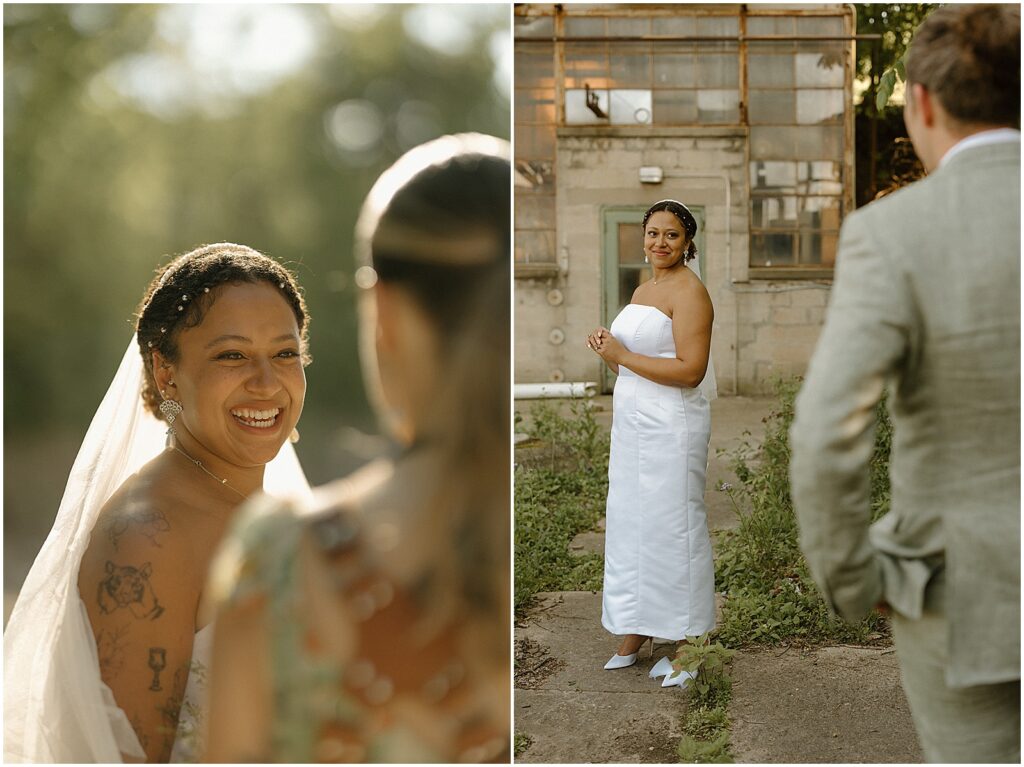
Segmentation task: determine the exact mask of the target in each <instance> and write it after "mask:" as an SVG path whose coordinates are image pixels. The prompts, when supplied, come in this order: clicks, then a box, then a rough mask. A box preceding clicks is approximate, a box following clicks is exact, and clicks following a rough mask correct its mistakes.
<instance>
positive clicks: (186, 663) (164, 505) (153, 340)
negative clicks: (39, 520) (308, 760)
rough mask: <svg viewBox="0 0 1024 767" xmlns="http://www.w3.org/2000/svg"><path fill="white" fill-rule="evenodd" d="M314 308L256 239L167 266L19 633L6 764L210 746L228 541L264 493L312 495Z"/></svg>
mask: <svg viewBox="0 0 1024 767" xmlns="http://www.w3.org/2000/svg"><path fill="white" fill-rule="evenodd" d="M308 319H309V318H308V314H307V311H306V305H305V301H304V300H303V297H302V294H301V292H300V290H299V287H298V285H297V284H296V282H295V279H294V277H293V276H292V275H291V274H290V273H289V272H288V270H286V269H285V268H284V267H282V266H281V265H280V264H278V263H277V262H276V261H274V260H273V259H271V258H268V257H267V256H264V255H263V254H261V253H258V252H257V251H255V250H252V249H251V248H247V247H244V246H241V245H233V244H223V243H222V244H216V245H207V246H204V247H201V248H199V249H197V250H194V251H192V252H190V253H187V254H185V255H183V256H181V257H179V258H177V259H175V260H174V261H172V262H171V263H170V264H168V265H167V266H165V267H164V268H162V269H161V270H159V272H158V274H157V276H156V277H155V278H154V280H153V282H152V283H151V284H150V286H149V288H148V289H147V291H146V294H145V297H144V299H143V302H142V305H141V308H140V309H139V312H138V317H137V323H136V333H135V338H134V339H133V341H132V344H130V345H129V348H128V351H127V352H126V353H125V356H124V359H123V361H122V363H121V367H120V369H119V370H118V373H117V376H116V377H115V379H114V383H113V384H112V385H111V387H110V389H109V390H108V392H107V395H106V397H105V399H104V401H103V403H102V404H101V405H100V408H99V410H98V411H97V413H96V415H95V417H94V419H93V422H92V424H91V426H90V428H89V432H88V433H87V435H86V438H85V441H84V442H83V444H82V447H81V449H80V452H79V455H78V458H77V460H76V462H75V465H74V467H73V469H72V472H71V476H70V478H69V480H68V485H67V488H66V489H65V493H64V498H63V500H62V502H61V506H60V510H59V511H58V515H57V519H56V521H55V523H54V526H53V530H52V531H51V532H50V535H49V537H48V538H47V541H46V543H45V544H44V545H43V548H42V550H41V552H40V554H39V556H38V557H37V559H36V561H35V564H34V565H33V567H32V570H31V572H30V573H29V576H28V578H27V579H26V581H25V585H24V587H23V588H22V591H21V594H20V596H19V599H18V602H17V604H16V606H15V608H14V611H13V613H12V615H11V619H10V623H9V625H8V629H7V631H6V632H5V635H4V655H5V657H4V661H5V665H4V714H5V716H4V736H5V737H4V757H5V759H4V761H5V762H6V761H29V762H69V761H70V762H111V761H121V760H131V761H139V760H145V761H168V760H170V761H183V760H188V759H191V758H193V757H194V755H195V753H196V751H197V749H198V744H197V743H196V742H195V739H196V735H197V731H198V729H199V728H198V723H197V719H198V717H199V715H200V713H201V711H202V710H203V706H204V702H203V698H204V689H203V687H204V676H205V665H206V661H207V659H208V658H207V656H208V654H209V648H210V644H211V640H212V635H211V630H212V628H213V624H212V611H211V606H210V604H209V602H208V597H207V595H206V593H205V591H204V584H205V582H206V573H207V569H208V566H209V562H210V559H211V557H212V556H213V552H214V551H215V550H216V548H217V545H218V544H219V543H220V541H221V538H222V537H223V535H224V531H225V528H226V526H227V525H228V523H229V522H230V521H231V519H232V518H233V516H234V514H235V511H236V509H237V508H238V507H239V506H240V505H241V503H242V502H243V501H244V500H245V499H246V498H248V497H249V496H251V495H254V494H255V493H258V492H260V491H262V490H264V489H266V490H267V491H269V492H274V491H275V490H277V491H278V494H282V495H293V496H294V495H300V496H301V495H303V494H306V493H308V492H309V486H308V484H307V483H306V480H305V477H304V475H303V473H302V470H301V468H300V467H299V465H298V462H297V460H296V459H295V454H294V451H293V450H292V449H291V446H290V445H288V444H287V441H288V439H289V437H291V436H292V435H294V434H295V431H294V429H295V425H296V423H297V422H298V420H299V416H300V414H301V413H302V405H303V400H304V397H305V391H306V379H305V372H304V367H305V365H306V364H307V363H308V361H309V357H308V354H307V325H308ZM158 419H160V420H163V421H165V422H166V423H165V424H163V425H162V424H161V423H160V420H158ZM165 426H167V427H169V428H167V437H166V445H165V444H164V436H163V433H162V432H163V429H164V427H165ZM295 438H296V437H293V439H295ZM282 446H284V448H285V449H284V450H282Z"/></svg>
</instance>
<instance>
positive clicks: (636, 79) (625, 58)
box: [609, 51, 651, 88]
mask: <svg viewBox="0 0 1024 767" xmlns="http://www.w3.org/2000/svg"><path fill="white" fill-rule="evenodd" d="M609 63H610V71H611V82H610V83H609V86H610V87H612V88H646V87H648V86H649V85H650V84H651V55H650V53H649V52H647V51H644V52H637V53H628V54H624V55H623V54H613V55H612V56H611V57H610V58H609Z"/></svg>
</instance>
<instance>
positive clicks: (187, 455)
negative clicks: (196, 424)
mask: <svg viewBox="0 0 1024 767" xmlns="http://www.w3.org/2000/svg"><path fill="white" fill-rule="evenodd" d="M174 449H175V450H177V451H178V452H179V453H181V454H182V455H183V456H185V457H186V458H188V459H189V460H190V461H192V463H194V464H195V465H196V466H198V467H199V468H200V469H202V470H203V471H205V472H206V473H207V474H209V475H210V476H211V477H213V478H214V479H215V480H217V481H218V482H220V483H221V484H222V485H224V487H226V488H228V489H230V490H234V491H235V492H236V493H238V494H239V495H240V496H241V497H242V498H246V497H247V496H246V495H245V493H243V492H242V491H241V490H236V489H235V488H233V487H231V485H229V484H228V481H227V480H226V479H222V478H220V477H218V476H217V475H216V474H214V473H213V472H212V471H210V470H209V469H207V468H206V467H205V466H203V462H202V461H200V460H199V459H198V458H193V457H192V456H190V455H189V454H188V453H186V452H185V451H184V450H182V449H181V448H180V447H178V446H177V444H175V445H174Z"/></svg>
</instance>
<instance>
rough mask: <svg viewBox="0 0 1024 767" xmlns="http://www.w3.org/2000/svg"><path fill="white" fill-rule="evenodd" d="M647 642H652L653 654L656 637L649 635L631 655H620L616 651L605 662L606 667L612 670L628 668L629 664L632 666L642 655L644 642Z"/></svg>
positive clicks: (652, 652)
mask: <svg viewBox="0 0 1024 767" xmlns="http://www.w3.org/2000/svg"><path fill="white" fill-rule="evenodd" d="M647 642H650V643H651V654H652V655H653V654H654V638H653V637H647V638H646V639H644V641H643V642H641V643H640V646H639V647H637V648H636V652H635V653H632V654H630V655H619V654H618V653H615V655H613V656H612V657H611V659H610V660H609V661H608V662H607V663H605V664H604V667H605V669H606V670H610V669H613V668H626V667H627V666H632V665H633V664H634V663H636V659H637V657H638V656H639V655H640V651H641V650H642V649H643V647H644V644H645V643H647Z"/></svg>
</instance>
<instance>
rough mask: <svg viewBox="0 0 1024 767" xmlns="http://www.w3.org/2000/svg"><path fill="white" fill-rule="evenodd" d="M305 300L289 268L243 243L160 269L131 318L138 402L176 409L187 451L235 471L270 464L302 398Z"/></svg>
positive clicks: (205, 249) (306, 320)
mask: <svg viewBox="0 0 1024 767" xmlns="http://www.w3.org/2000/svg"><path fill="white" fill-rule="evenodd" d="M308 323H309V317H308V314H307V311H306V305H305V301H304V300H303V297H302V294H301V293H300V292H299V289H298V286H297V284H296V283H295V279H294V277H293V276H292V275H291V273H289V272H288V270H287V269H285V268H284V267H282V266H281V265H280V264H278V263H277V262H276V261H274V260H273V259H271V258H268V257H267V256H264V255H263V254H261V253H259V252H257V251H255V250H252V249H251V248H247V247H245V246H242V245H233V244H227V243H221V244H216V245H207V246H204V247H201V248H198V249H196V250H193V251H191V252H189V253H186V254H185V255H183V256H181V257H179V258H177V259H175V260H174V261H172V262H171V263H170V264H168V265H167V266H165V267H163V268H162V269H160V270H159V271H158V273H157V276H156V277H155V278H154V280H153V281H152V283H151V284H150V286H149V288H148V289H147V291H146V295H145V298H144V300H143V303H142V305H141V307H140V309H139V312H138V320H137V324H136V335H137V339H138V343H139V350H140V353H141V354H142V359H143V364H144V366H145V378H144V382H143V389H142V398H143V403H144V405H145V407H146V409H147V410H149V411H150V412H151V413H153V414H154V415H157V416H158V417H160V416H159V406H160V403H161V402H162V401H163V400H174V401H176V402H178V403H180V404H181V406H182V408H183V410H182V412H181V413H180V414H179V415H178V417H177V418H176V420H175V423H174V428H175V431H176V433H177V435H178V438H179V440H180V441H182V442H183V444H185V445H186V446H187V447H188V448H189V450H190V453H191V451H194V450H197V449H202V450H205V451H207V452H208V453H212V454H214V455H216V456H218V457H219V458H221V459H223V460H225V461H228V462H229V463H231V464H234V465H236V466H244V467H251V466H260V465H263V464H266V463H267V462H269V461H270V460H271V459H273V457H274V456H275V455H277V452H278V450H279V449H280V447H281V445H282V444H283V443H284V440H285V439H287V438H288V436H289V435H290V434H291V432H292V429H293V428H294V426H295V423H296V422H297V421H298V418H299V415H300V414H301V412H302V405H303V401H304V397H305V388H306V381H305V374H304V371H303V366H304V364H305V363H306V362H308V355H307V336H306V333H307V327H308Z"/></svg>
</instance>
